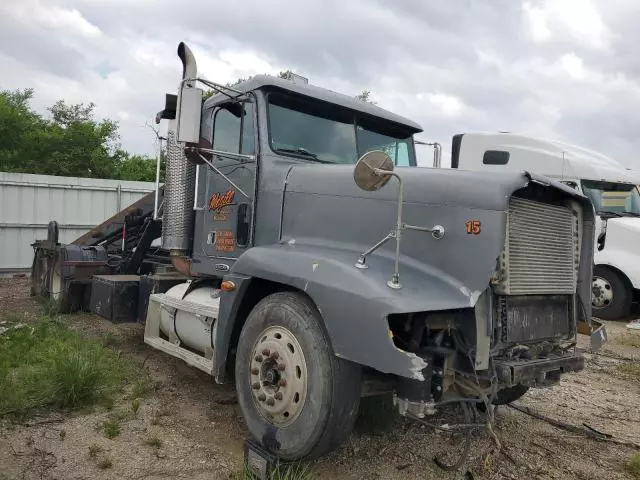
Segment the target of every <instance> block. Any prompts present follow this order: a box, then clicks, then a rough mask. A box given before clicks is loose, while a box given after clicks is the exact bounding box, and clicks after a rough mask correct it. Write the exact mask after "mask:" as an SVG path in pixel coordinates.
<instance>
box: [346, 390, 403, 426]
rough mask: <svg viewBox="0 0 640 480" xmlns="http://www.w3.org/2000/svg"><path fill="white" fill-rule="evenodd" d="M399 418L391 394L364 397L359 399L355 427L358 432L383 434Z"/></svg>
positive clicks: (396, 422)
mask: <svg viewBox="0 0 640 480" xmlns="http://www.w3.org/2000/svg"><path fill="white" fill-rule="evenodd" d="M400 419H401V417H400V414H398V409H397V408H396V407H395V406H394V405H393V399H392V397H391V395H378V396H374V397H364V398H362V400H361V401H360V411H359V414H358V418H357V420H356V425H355V429H356V431H357V432H359V433H366V434H374V435H375V434H383V433H387V432H389V431H390V430H392V429H393V428H395V427H396V426H397V425H398V423H399V422H400Z"/></svg>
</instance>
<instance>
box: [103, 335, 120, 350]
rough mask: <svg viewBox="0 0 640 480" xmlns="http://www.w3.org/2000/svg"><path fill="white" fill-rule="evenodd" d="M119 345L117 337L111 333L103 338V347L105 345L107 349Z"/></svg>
mask: <svg viewBox="0 0 640 480" xmlns="http://www.w3.org/2000/svg"><path fill="white" fill-rule="evenodd" d="M119 343H120V342H119V341H118V339H117V338H116V336H115V335H114V334H113V333H111V332H109V333H107V334H106V335H105V336H104V337H102V345H104V346H105V347H115V346H117V345H118V344H119Z"/></svg>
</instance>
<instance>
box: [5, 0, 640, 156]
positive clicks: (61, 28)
mask: <svg viewBox="0 0 640 480" xmlns="http://www.w3.org/2000/svg"><path fill="white" fill-rule="evenodd" d="M177 5H180V7H179V8H178V7H177ZM639 22H640V2H639V1H637V0H548V1H543V0H526V1H521V0H393V1H389V0H388V1H383V0H367V1H365V0H341V1H338V0H322V1H321V0H304V1H296V2H293V1H285V0H270V1H268V2H267V1H264V0H262V1H259V0H245V1H242V2H238V1H230V0H229V1H221V0H209V1H206V2H205V1H196V0H181V1H180V2H177V1H169V0H1V2H0V65H2V68H1V69H0V89H16V88H26V87H32V88H34V90H35V97H34V100H33V103H32V105H33V107H34V108H35V109H36V110H38V111H39V112H42V113H46V107H47V106H50V105H52V104H53V103H54V102H55V101H56V100H58V99H64V100H66V101H67V102H71V103H80V102H84V103H88V102H93V103H95V105H96V107H95V111H96V115H97V116H98V117H108V118H112V119H114V120H116V121H118V123H119V125H120V135H121V138H120V141H121V143H122V146H123V147H124V148H125V149H127V150H129V151H130V152H132V153H142V154H151V155H153V154H154V151H155V149H156V148H157V143H156V140H155V134H154V132H153V131H152V130H151V128H149V126H150V125H152V124H153V118H154V116H155V114H156V112H158V111H159V110H161V109H162V108H163V106H164V95H165V93H176V89H177V85H178V82H179V79H180V76H181V73H182V67H181V65H180V62H179V59H178V57H177V55H176V48H177V45H178V43H179V42H180V41H185V42H186V43H187V44H188V45H189V46H190V47H191V48H192V50H193V51H194V53H195V55H196V59H197V62H198V67H199V71H200V73H201V74H202V75H203V76H205V77H206V78H209V79H211V80H213V81H217V82H219V83H226V82H228V81H234V80H236V79H237V78H239V77H246V76H249V75H253V74H259V73H271V74H277V73H278V72H279V71H281V70H286V69H291V70H293V71H294V72H296V73H298V74H300V75H303V76H305V77H307V78H309V80H310V82H311V83H313V84H316V85H319V86H322V87H325V88H330V89H332V90H335V91H338V92H341V93H345V94H348V95H356V94H358V93H360V92H361V91H362V90H364V89H367V90H370V91H371V92H372V96H373V99H374V100H375V101H376V102H377V104H378V105H379V106H381V107H383V108H386V109H388V110H391V111H393V112H395V113H398V114H400V115H404V116H406V117H409V118H411V119H412V120H414V121H416V122H418V123H419V124H420V125H422V127H423V129H424V132H423V133H421V134H419V136H418V138H419V139H421V140H424V141H438V142H440V143H442V144H443V150H444V155H443V157H444V163H445V164H447V162H448V159H449V158H450V153H449V152H450V148H451V147H450V146H451V137H452V136H453V135H454V134H456V133H464V132H473V131H493V132H495V131H510V132H515V133H524V134H531V135H539V136H544V137H550V138H555V139H558V140H562V141H565V142H568V143H572V144H576V145H580V146H583V147H587V148H591V149H594V150H597V151H599V152H601V153H604V154H606V155H609V156H611V157H613V158H615V159H616V160H618V161H619V162H621V163H623V164H624V165H626V166H627V167H631V168H637V169H640V156H639V155H637V154H636V152H638V151H639V150H640V115H638V114H637V112H638V111H639V110H640V55H639V53H640V52H639V51H638V48H640V47H636V46H637V45H640V42H639V41H638V40H640V29H638V28H637V25H638V23H639ZM418 148H419V150H418V154H419V162H420V163H421V164H423V165H429V164H430V163H431V158H432V153H431V151H430V150H429V149H428V147H418Z"/></svg>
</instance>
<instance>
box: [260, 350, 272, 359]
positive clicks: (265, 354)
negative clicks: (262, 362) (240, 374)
mask: <svg viewBox="0 0 640 480" xmlns="http://www.w3.org/2000/svg"><path fill="white" fill-rule="evenodd" d="M270 353H271V351H270V350H269V349H268V348H265V349H264V350H262V354H263V355H264V356H265V357H268V356H269V354H270Z"/></svg>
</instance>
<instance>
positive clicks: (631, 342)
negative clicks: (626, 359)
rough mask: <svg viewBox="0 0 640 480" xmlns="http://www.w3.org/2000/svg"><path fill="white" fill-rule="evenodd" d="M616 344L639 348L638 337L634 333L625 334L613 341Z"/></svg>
mask: <svg viewBox="0 0 640 480" xmlns="http://www.w3.org/2000/svg"><path fill="white" fill-rule="evenodd" d="M615 341H616V342H617V343H620V344H622V345H627V346H629V347H635V348H640V335H637V334H636V333H626V334H623V335H622V336H620V337H618V338H616V339H615Z"/></svg>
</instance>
